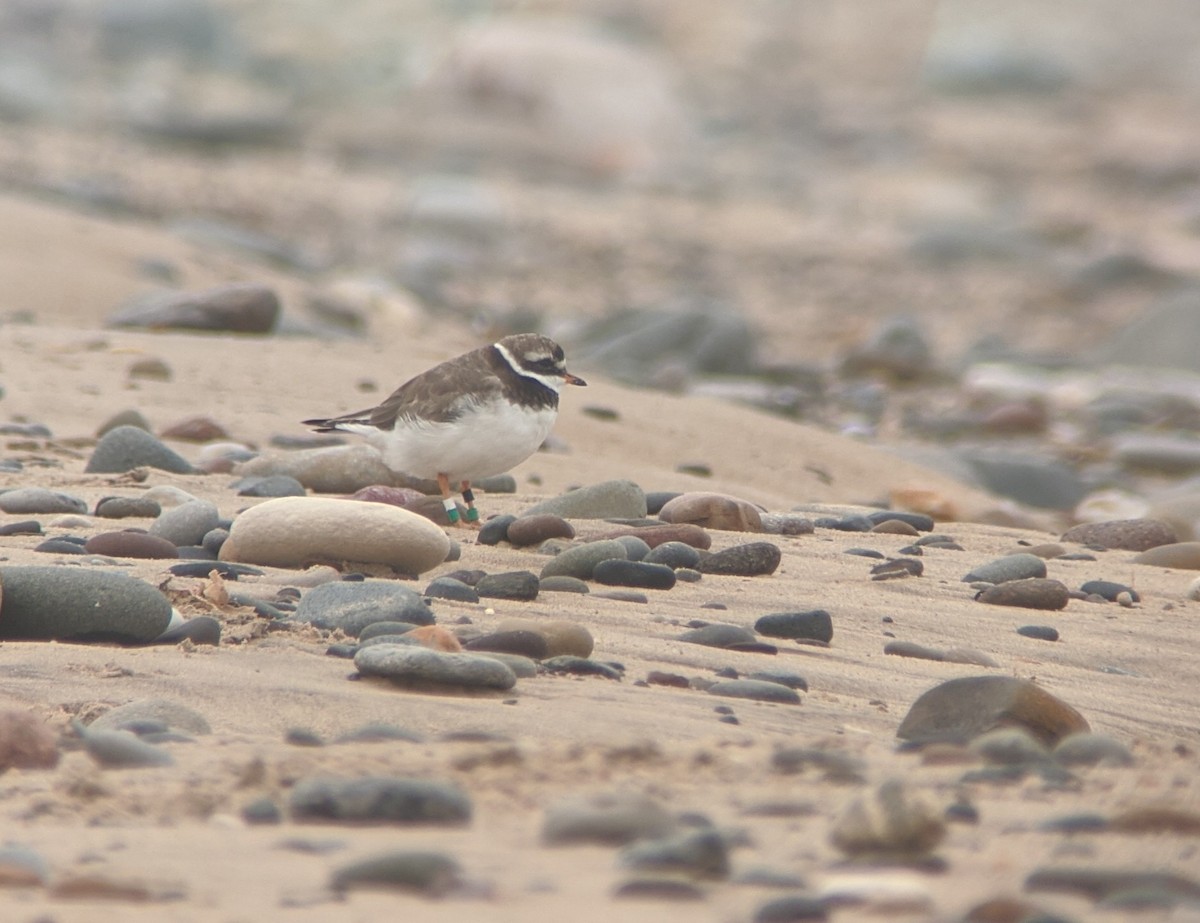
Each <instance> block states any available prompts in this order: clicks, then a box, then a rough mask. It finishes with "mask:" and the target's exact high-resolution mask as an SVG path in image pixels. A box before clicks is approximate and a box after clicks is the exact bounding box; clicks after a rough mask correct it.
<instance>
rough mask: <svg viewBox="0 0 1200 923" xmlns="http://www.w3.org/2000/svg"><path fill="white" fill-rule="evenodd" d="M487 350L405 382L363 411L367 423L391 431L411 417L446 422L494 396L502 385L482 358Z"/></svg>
mask: <svg viewBox="0 0 1200 923" xmlns="http://www.w3.org/2000/svg"><path fill="white" fill-rule="evenodd" d="M489 349H492V347H491V346H485V347H483V348H482V349H476V350H474V351H472V352H469V353H464V354H463V355H461V356H458V357H456V358H454V359H449V360H447V361H446V362H443V363H442V364H441V365H435V366H434V367H433V368H431V369H429V371H427V372H422V373H421V374H420V375H418V376H417V377H416V378H413V379H410V380H409V381H406V382H405V383H404V384H402V385H401V386H400V387H399V388H397V389H396V390H395V391H393V392H392V393H391V394H390V395H389V396H388V398H387V400H385V401H384V402H383V403H382V404H380V405H379V406H378V407H376V408H374V409H373V410H370V411H367V412H366V413H368V414H369V417H368V418H367V422H368V423H370V425H371V426H375V427H378V428H379V429H392V428H393V427H395V425H396V421H397V420H400V419H404V418H413V417H419V418H420V419H422V420H431V421H434V422H436V423H449V422H450V421H451V420H455V419H457V418H458V417H460V416H461V415H462V413H463V411H464V410H465V409H466V408H467V407H468V406H469V405H470V404H471V403H473V402H475V401H477V400H480V399H482V400H487V399H489V398H491V397H493V396H495V395H498V394H499V393H500V392H501V388H502V384H501V382H500V380H499V379H498V378H497V377H496V375H495V373H494V372H493V371H492V369H491V363H490V362H489V361H488V358H487V357H486V356H485V355H482V354H484V353H485V352H486V351H487V350H489ZM467 394H470V395H471V396H470V397H468V396H466V395H467ZM351 416H352V417H354V416H359V415H354V414H352V415H351Z"/></svg>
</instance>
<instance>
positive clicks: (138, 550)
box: [83, 530, 179, 559]
mask: <svg viewBox="0 0 1200 923" xmlns="http://www.w3.org/2000/svg"><path fill="white" fill-rule="evenodd" d="M83 548H84V550H85V551H86V552H88V554H103V555H107V556H109V557H112V558H148V559H159V558H178V557H179V549H178V548H176V547H175V546H174V545H172V544H171V543H170V542H169V541H167V540H166V539H165V538H159V537H158V536H157V535H150V534H149V533H147V532H140V531H136V530H128V531H124V532H101V533H99V534H97V535H93V536H92V537H91V538H89V539H88V540H87V541H86V542H85V543H84V545H83Z"/></svg>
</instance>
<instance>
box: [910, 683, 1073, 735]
mask: <svg viewBox="0 0 1200 923" xmlns="http://www.w3.org/2000/svg"><path fill="white" fill-rule="evenodd" d="M1005 726H1017V727H1023V728H1025V729H1026V730H1028V731H1029V732H1030V733H1031V734H1032V735H1033V736H1034V737H1035V738H1036V739H1038V740H1040V741H1041V742H1042V743H1044V744H1046V745H1047V746H1053V745H1055V744H1056V743H1057V742H1058V741H1060V740H1062V739H1063V738H1064V737H1067V736H1068V735H1070V734H1074V733H1078V732H1080V731H1089V730H1091V728H1090V727H1089V726H1088V723H1087V720H1086V719H1085V718H1084V717H1083V716H1082V715H1081V714H1080V713H1079V712H1077V711H1076V710H1075V709H1074V708H1072V707H1071V706H1070V705H1068V704H1067V703H1066V702H1064V701H1062V700H1061V699H1059V698H1057V697H1055V696H1054V695H1052V694H1051V693H1049V692H1047V691H1046V690H1045V689H1043V688H1042V687H1041V686H1038V685H1037V684H1036V683H1033V682H1030V681H1029V680H1024V679H1017V678H1016V677H1012V676H964V677H960V678H958V679H951V680H947V681H946V682H944V683H940V684H939V685H937V686H934V687H933V688H932V689H928V690H926V691H925V692H923V693H922V694H921V695H920V697H918V698H917V700H916V701H915V702H914V703H913V704H912V706H911V707H910V708H909V710H908V713H907V714H906V715H905V716H904V720H903V721H901V723H900V727H899V729H898V730H897V731H896V736H897V737H899V738H900V739H901V740H907V741H912V742H913V743H917V744H926V743H936V742H940V741H946V742H957V743H966V742H968V741H970V740H972V739H974V738H975V737H978V736H979V735H980V734H984V733H986V732H988V731H990V730H994V729H995V728H998V727H1005Z"/></svg>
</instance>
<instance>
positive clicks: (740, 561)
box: [700, 542, 783, 577]
mask: <svg viewBox="0 0 1200 923" xmlns="http://www.w3.org/2000/svg"><path fill="white" fill-rule="evenodd" d="M782 558H783V552H781V551H780V550H779V546H778V545H773V544H771V543H770V542H750V543H748V544H745V545H734V546H733V547H731V548H726V549H724V550H723V551H718V552H716V553H714V554H711V555H709V556H708V557H707V558H705V559H704V560H703V561H701V562H700V572H701V573H704V574H721V575H725V576H734V577H758V576H762V575H766V574H773V573H774V572H775V569H776V568H777V567H779V562H780V561H781V560H782Z"/></svg>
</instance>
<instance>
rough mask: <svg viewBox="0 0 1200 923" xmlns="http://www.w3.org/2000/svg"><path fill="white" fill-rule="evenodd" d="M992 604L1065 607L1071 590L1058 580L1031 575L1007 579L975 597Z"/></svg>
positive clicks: (1050, 607)
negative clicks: (1024, 577) (1020, 578)
mask: <svg viewBox="0 0 1200 923" xmlns="http://www.w3.org/2000/svg"><path fill="white" fill-rule="evenodd" d="M975 598H976V599H977V600H979V602H981V603H988V604H990V605H993V606H1019V607H1022V608H1025V609H1045V610H1057V609H1065V608H1066V606H1067V602H1068V601H1069V600H1070V598H1071V591H1070V590H1069V589H1067V586H1066V584H1065V583H1062V582H1061V581H1059V580H1048V579H1040V578H1037V577H1031V578H1029V579H1027V580H1009V581H1006V582H1005V583H999V584H996V585H995V586H990V587H988V588H987V589H985V590H983V591H982V592H981V593H980V594H979V595H978V596H976V597H975Z"/></svg>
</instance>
